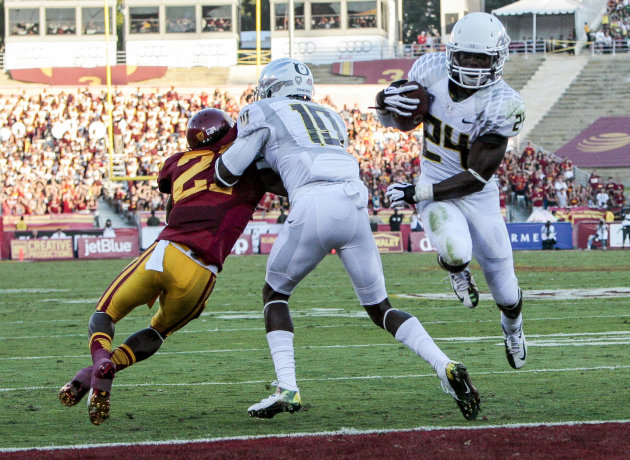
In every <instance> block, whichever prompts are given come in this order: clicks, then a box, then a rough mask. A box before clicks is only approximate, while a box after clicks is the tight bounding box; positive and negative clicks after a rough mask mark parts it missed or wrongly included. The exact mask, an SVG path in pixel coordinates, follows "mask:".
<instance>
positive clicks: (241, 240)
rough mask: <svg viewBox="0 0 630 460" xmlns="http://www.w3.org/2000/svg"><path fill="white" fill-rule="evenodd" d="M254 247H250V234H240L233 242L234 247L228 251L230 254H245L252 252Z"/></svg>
mask: <svg viewBox="0 0 630 460" xmlns="http://www.w3.org/2000/svg"><path fill="white" fill-rule="evenodd" d="M253 253H254V248H253V247H252V235H241V236H239V237H238V240H236V243H234V247H233V248H232V251H230V254H231V255H245V254H253Z"/></svg>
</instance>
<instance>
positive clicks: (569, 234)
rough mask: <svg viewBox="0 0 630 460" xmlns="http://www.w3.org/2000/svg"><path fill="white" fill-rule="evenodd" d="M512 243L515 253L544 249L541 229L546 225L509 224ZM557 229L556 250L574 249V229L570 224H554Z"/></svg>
mask: <svg viewBox="0 0 630 460" xmlns="http://www.w3.org/2000/svg"><path fill="white" fill-rule="evenodd" d="M506 225H507V229H508V233H509V234H510V243H512V249H513V250H515V251H518V250H524V249H530V250H531V249H542V239H541V238H540V229H541V228H542V226H543V225H544V224H542V223H540V222H538V223H508V224H506ZM553 226H554V228H555V229H556V248H558V249H573V229H572V225H571V223H569V222H554V223H553Z"/></svg>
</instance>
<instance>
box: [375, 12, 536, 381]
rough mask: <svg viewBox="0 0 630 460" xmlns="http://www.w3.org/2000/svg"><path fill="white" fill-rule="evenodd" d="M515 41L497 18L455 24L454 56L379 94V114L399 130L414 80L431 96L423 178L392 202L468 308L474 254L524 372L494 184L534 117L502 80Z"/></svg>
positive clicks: (394, 189) (420, 63)
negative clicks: (410, 212) (510, 146)
mask: <svg viewBox="0 0 630 460" xmlns="http://www.w3.org/2000/svg"><path fill="white" fill-rule="evenodd" d="M509 43H510V39H509V37H508V36H507V34H506V32H505V29H504V27H503V25H502V24H501V22H500V21H499V20H498V19H497V18H496V17H495V16H492V15H490V14H487V13H470V14H468V15H466V16H464V17H463V18H461V19H460V20H459V21H458V22H457V23H456V24H455V26H454V27H453V31H452V33H451V37H450V40H449V43H448V44H447V45H446V52H445V53H428V54H425V55H423V56H421V57H419V58H418V59H417V60H416V62H415V63H414V65H413V67H412V68H411V70H410V71H409V75H408V82H403V83H402V84H401V83H400V82H397V83H398V85H399V86H398V88H396V89H393V88H392V87H390V88H388V90H384V91H381V92H380V93H379V94H378V95H377V109H378V114H379V118H380V120H381V122H382V123H383V124H384V125H385V126H393V124H392V120H393V114H398V115H402V116H406V115H407V114H409V113H410V112H409V111H410V110H414V109H415V107H416V106H417V103H418V99H412V98H409V97H405V94H404V93H405V92H406V91H409V90H410V89H416V88H417V85H415V84H414V83H412V82H417V83H419V84H420V85H422V86H423V87H424V88H425V89H426V90H427V92H428V94H429V95H430V97H431V98H432V103H431V105H430V110H429V113H428V115H427V116H426V117H425V119H424V139H425V142H424V149H423V153H422V159H421V163H420V169H421V174H420V178H419V181H418V183H417V184H415V185H412V184H400V183H394V184H391V185H390V186H389V188H388V191H387V196H388V197H389V199H390V201H391V206H392V207H397V206H402V205H404V204H405V202H406V203H409V204H416V206H417V208H418V211H419V212H420V215H421V218H422V222H423V224H424V227H425V230H426V232H427V234H428V236H429V240H430V241H431V244H432V245H433V247H435V248H436V249H437V252H438V262H439V264H440V265H441V266H442V268H444V269H445V270H447V271H448V272H449V273H450V279H451V285H452V287H453V290H454V291H455V293H456V294H457V296H458V298H459V299H460V300H461V301H462V303H463V304H464V305H465V306H467V307H469V308H474V307H475V306H476V305H477V303H478V300H479V292H478V290H477V286H476V284H475V281H474V279H473V277H472V274H471V273H470V269H469V267H468V264H469V263H470V261H471V258H472V256H473V255H474V256H475V259H476V260H477V262H478V263H479V265H480V266H481V269H482V271H483V274H484V276H485V279H486V281H487V283H488V287H489V288H490V292H491V293H492V297H493V298H494V301H495V302H496V304H497V306H498V307H499V309H500V310H501V325H502V329H503V335H504V343H505V351H506V356H507V360H508V362H509V364H510V366H512V367H513V368H515V369H519V368H521V367H523V366H524V365H525V359H526V357H527V345H526V342H525V336H524V334H523V317H522V315H521V306H522V294H521V290H520V288H519V285H518V280H517V279H516V275H515V273H514V263H513V260H512V248H511V244H510V239H509V235H508V232H507V229H506V226H505V223H504V220H503V217H502V216H501V210H500V207H499V191H498V188H497V185H496V182H495V181H494V180H493V175H494V173H495V171H496V170H497V168H498V167H499V165H500V164H501V161H502V160H503V156H504V154H505V151H506V148H507V143H508V138H510V137H512V136H515V135H517V134H518V133H519V132H520V130H521V128H522V126H523V121H524V120H525V115H524V106H523V100H522V99H521V96H520V95H519V94H518V92H516V91H515V90H514V89H512V88H511V87H510V86H509V85H508V84H507V83H505V81H503V80H502V79H501V76H502V73H503V65H504V63H505V60H506V59H507V57H508V45H509Z"/></svg>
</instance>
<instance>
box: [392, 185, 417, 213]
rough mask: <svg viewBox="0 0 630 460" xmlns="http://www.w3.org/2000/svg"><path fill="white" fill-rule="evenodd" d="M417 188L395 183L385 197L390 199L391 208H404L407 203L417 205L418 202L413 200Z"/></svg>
mask: <svg viewBox="0 0 630 460" xmlns="http://www.w3.org/2000/svg"><path fill="white" fill-rule="evenodd" d="M415 192H416V188H415V187H414V185H413V184H410V183H408V182H394V183H393V184H391V185H390V186H389V187H387V191H386V192H385V196H386V197H387V198H388V199H389V207H390V208H402V207H403V206H404V205H405V204H406V203H408V204H415V203H417V201H415V199H414V198H413V195H414V193H415Z"/></svg>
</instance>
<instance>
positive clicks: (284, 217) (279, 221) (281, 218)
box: [276, 206, 287, 224]
mask: <svg viewBox="0 0 630 460" xmlns="http://www.w3.org/2000/svg"><path fill="white" fill-rule="evenodd" d="M286 220H287V215H286V213H285V212H284V206H280V215H279V216H278V218H277V219H276V224H284V223H285V222H286Z"/></svg>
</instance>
